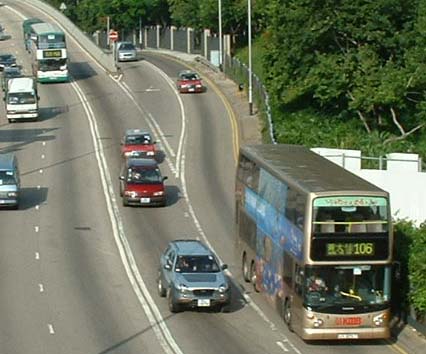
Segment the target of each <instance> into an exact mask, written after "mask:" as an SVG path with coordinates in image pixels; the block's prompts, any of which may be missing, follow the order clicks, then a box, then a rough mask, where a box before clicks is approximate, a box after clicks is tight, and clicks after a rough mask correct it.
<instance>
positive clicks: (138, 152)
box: [121, 129, 156, 158]
mask: <svg viewBox="0 0 426 354" xmlns="http://www.w3.org/2000/svg"><path fill="white" fill-rule="evenodd" d="M155 144H156V142H155V141H153V140H152V136H151V134H150V133H149V132H147V131H143V130H141V129H128V130H126V133H125V135H124V136H123V139H122V140H121V155H122V156H123V157H126V158H128V157H142V158H155V154H156V149H155Z"/></svg>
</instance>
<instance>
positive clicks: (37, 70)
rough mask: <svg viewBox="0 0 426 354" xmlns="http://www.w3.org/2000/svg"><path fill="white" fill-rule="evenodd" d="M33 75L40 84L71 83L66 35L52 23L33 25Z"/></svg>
mask: <svg viewBox="0 0 426 354" xmlns="http://www.w3.org/2000/svg"><path fill="white" fill-rule="evenodd" d="M31 39H32V42H31V55H32V70H33V75H34V76H35V77H36V78H37V81H38V82H67V81H69V73H68V58H67V49H66V43H65V33H64V32H63V31H62V30H61V29H60V28H59V27H58V26H56V25H53V24H51V23H35V24H32V25H31Z"/></svg>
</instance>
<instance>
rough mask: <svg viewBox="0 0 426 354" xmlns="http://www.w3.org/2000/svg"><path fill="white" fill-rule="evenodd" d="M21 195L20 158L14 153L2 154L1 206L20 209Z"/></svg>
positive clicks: (0, 169) (0, 167)
mask: <svg viewBox="0 0 426 354" xmlns="http://www.w3.org/2000/svg"><path fill="white" fill-rule="evenodd" d="M19 195H20V176H19V169H18V160H17V158H16V156H15V155H14V154H12V153H7V154H0V207H8V208H13V209H18V207H19Z"/></svg>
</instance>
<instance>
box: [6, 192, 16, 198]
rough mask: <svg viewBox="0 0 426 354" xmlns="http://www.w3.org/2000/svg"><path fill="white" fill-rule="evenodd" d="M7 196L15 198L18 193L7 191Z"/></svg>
mask: <svg viewBox="0 0 426 354" xmlns="http://www.w3.org/2000/svg"><path fill="white" fill-rule="evenodd" d="M7 196H8V197H9V198H16V197H17V196H18V193H17V192H9V193H7Z"/></svg>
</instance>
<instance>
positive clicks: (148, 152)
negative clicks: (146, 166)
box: [146, 151, 154, 156]
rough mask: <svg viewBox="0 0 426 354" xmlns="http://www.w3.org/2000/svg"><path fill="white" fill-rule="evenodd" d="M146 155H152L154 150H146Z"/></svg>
mask: <svg viewBox="0 0 426 354" xmlns="http://www.w3.org/2000/svg"><path fill="white" fill-rule="evenodd" d="M146 156H154V151H147V153H146Z"/></svg>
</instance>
